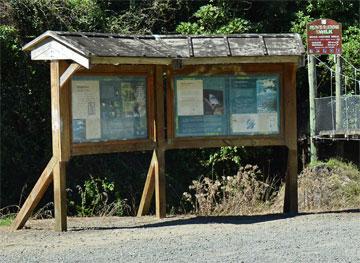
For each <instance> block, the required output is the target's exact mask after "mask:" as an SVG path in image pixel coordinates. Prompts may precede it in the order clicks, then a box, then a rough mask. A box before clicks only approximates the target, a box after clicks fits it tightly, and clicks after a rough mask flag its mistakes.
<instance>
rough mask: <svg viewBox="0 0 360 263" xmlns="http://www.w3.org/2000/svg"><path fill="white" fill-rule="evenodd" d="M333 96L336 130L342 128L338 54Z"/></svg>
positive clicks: (337, 56) (338, 56) (339, 61)
mask: <svg viewBox="0 0 360 263" xmlns="http://www.w3.org/2000/svg"><path fill="white" fill-rule="evenodd" d="M335 60H336V63H335V96H336V106H335V112H336V113H335V116H336V118H335V119H336V130H339V129H343V128H344V127H343V123H342V114H341V113H342V103H341V57H340V55H335Z"/></svg>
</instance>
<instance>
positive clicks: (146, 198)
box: [137, 151, 157, 217]
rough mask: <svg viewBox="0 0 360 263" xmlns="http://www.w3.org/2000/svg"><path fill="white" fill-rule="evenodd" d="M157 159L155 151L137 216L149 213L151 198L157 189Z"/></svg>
mask: <svg viewBox="0 0 360 263" xmlns="http://www.w3.org/2000/svg"><path fill="white" fill-rule="evenodd" d="M156 161H157V159H156V153H155V151H153V155H152V158H151V162H150V167H149V170H148V173H147V176H146V181H145V186H144V190H143V193H142V196H141V201H140V205H139V209H138V213H137V216H138V217H139V216H144V215H146V214H147V213H148V211H149V208H150V204H151V198H152V196H153V194H154V190H155V162H156Z"/></svg>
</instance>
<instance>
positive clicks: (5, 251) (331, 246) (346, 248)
mask: <svg viewBox="0 0 360 263" xmlns="http://www.w3.org/2000/svg"><path fill="white" fill-rule="evenodd" d="M68 225H69V231H68V232H65V233H56V232H54V231H53V230H52V226H53V220H34V221H30V222H28V223H27V228H26V229H24V230H20V231H16V232H9V230H8V228H7V227H0V262H168V261H172V262H360V212H359V211H357V212H353V213H325V214H305V215H299V216H296V217H285V216H283V215H267V216H242V217H212V218H211V217H210V218H209V217H200V218H199V217H197V218H195V217H191V216H186V217H172V218H167V219H164V220H156V219H155V218H154V217H143V218H131V217H125V218H124V217H122V218H119V217H108V218H69V219H68Z"/></svg>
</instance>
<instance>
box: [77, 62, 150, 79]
mask: <svg viewBox="0 0 360 263" xmlns="http://www.w3.org/2000/svg"><path fill="white" fill-rule="evenodd" d="M153 68H154V66H153V65H112V64H95V65H92V67H91V68H90V69H85V68H81V69H79V70H78V71H77V72H76V75H85V76H91V75H97V74H100V75H102V74H104V75H114V74H115V75H128V74H131V75H135V76H137V75H147V74H150V72H151V71H152V70H153Z"/></svg>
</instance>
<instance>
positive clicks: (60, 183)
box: [53, 162, 67, 231]
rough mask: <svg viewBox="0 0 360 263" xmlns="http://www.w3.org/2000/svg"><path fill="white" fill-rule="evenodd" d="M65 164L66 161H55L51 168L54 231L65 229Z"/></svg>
mask: <svg viewBox="0 0 360 263" xmlns="http://www.w3.org/2000/svg"><path fill="white" fill-rule="evenodd" d="M66 164H67V162H57V163H56V164H55V166H54V170H53V174H54V209H55V231H66V230H67V220H66V215H67V204H66Z"/></svg>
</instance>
